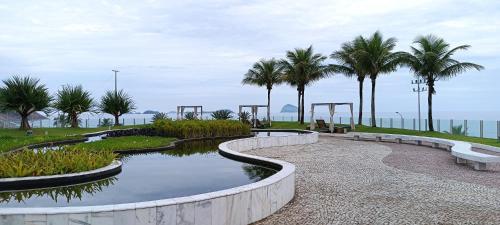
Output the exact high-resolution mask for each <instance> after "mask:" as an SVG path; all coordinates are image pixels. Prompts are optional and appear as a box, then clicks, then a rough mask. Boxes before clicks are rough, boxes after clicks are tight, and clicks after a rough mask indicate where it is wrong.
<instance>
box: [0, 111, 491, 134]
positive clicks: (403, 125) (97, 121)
mask: <svg viewBox="0 0 500 225" xmlns="http://www.w3.org/2000/svg"><path fill="white" fill-rule="evenodd" d="M259 118H261V119H262V120H264V119H265V115H262V116H261V115H259ZM105 119H109V120H111V123H112V124H113V123H114V119H113V118H107V117H102V118H88V119H81V120H80V127H84V128H94V127H100V126H103V121H104V120H105ZM203 119H206V120H208V119H212V118H211V117H210V116H205V115H204V116H203ZM271 119H272V120H273V121H297V116H283V115H279V116H276V115H275V116H271ZM305 119H306V122H309V118H308V117H305ZM316 119H328V116H318V117H317V118H316ZM348 121H349V117H335V118H334V122H335V123H340V124H343V123H345V124H346V123H348ZM354 121H355V122H357V121H358V120H357V118H354ZM375 121H376V125H377V127H381V128H399V129H407V130H419V124H418V120H417V119H401V118H376V120H375ZM120 122H121V124H122V125H126V126H133V125H144V124H150V123H151V122H152V121H151V117H149V118H146V117H140V116H139V117H126V118H121V119H120ZM362 122H363V125H366V126H371V120H370V119H369V118H365V119H363V121H362ZM30 124H31V126H32V127H33V128H53V127H58V126H57V124H55V123H54V120H53V119H45V120H34V121H30ZM17 127H19V122H15V121H3V120H0V128H17ZM434 129H435V131H438V132H443V133H451V134H461V135H465V136H472V137H481V138H495V139H497V138H499V137H500V121H491V120H453V119H435V120H434ZM420 130H422V131H428V130H429V127H428V123H427V119H423V120H422V121H421V124H420Z"/></svg>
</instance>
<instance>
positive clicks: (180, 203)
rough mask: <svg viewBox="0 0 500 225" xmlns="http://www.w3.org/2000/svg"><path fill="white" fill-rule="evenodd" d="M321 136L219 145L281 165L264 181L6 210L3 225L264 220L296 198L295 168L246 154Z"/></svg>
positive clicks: (213, 224) (1, 212)
mask: <svg viewBox="0 0 500 225" xmlns="http://www.w3.org/2000/svg"><path fill="white" fill-rule="evenodd" d="M317 141H318V133H316V132H308V133H304V134H300V135H290V136H270V137H252V138H245V139H238V140H232V141H228V142H224V143H222V144H220V145H219V150H220V151H223V152H225V153H227V154H231V155H235V156H240V157H244V158H247V159H255V160H262V161H267V162H271V163H276V164H279V165H281V166H282V169H281V170H280V171H279V172H277V173H276V174H274V175H272V176H270V177H268V178H266V179H263V180H261V181H258V182H255V183H252V184H248V185H243V186H240V187H235V188H231V189H226V190H221V191H216V192H210V193H205V194H199V195H192V196H187V197H180V198H170V199H163V200H156V201H147V202H137V203H128V204H116V205H103V206H79V207H54V208H50V207H44V208H0V225H25V224H36V225H77V224H78V225H82V224H83V225H132V224H133V225H143V224H144V225H182V224H196V225H198V224H210V225H239V224H249V223H253V222H256V221H258V220H261V219H263V218H265V217H267V216H269V215H271V214H273V213H274V212H276V211H277V210H279V209H280V208H281V207H283V206H284V205H286V204H287V203H288V202H289V201H290V200H292V199H293V197H294V195H295V166H294V165H293V164H290V163H287V162H284V161H280V160H275V159H268V158H264V157H258V156H253V155H247V154H244V153H242V151H247V150H252V149H259V148H268V147H278V146H290V145H301V144H311V143H316V142H317Z"/></svg>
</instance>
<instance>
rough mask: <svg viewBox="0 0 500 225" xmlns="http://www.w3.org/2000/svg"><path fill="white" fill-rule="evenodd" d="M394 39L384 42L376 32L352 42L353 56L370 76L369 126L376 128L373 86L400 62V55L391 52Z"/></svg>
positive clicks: (394, 45) (394, 44) (394, 42)
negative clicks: (379, 76) (382, 75)
mask: <svg viewBox="0 0 500 225" xmlns="http://www.w3.org/2000/svg"><path fill="white" fill-rule="evenodd" d="M396 42H397V40H396V38H389V39H386V40H384V39H383V37H382V34H381V33H380V32H379V31H377V32H375V33H374V34H373V35H372V36H371V37H369V38H364V37H363V36H359V37H357V38H356V39H355V40H354V48H355V49H356V51H355V54H356V58H357V59H358V61H359V63H360V65H361V68H362V70H363V71H366V73H367V74H368V75H369V76H370V79H371V81H372V96H371V124H372V126H373V127H376V126H377V123H376V120H375V84H376V80H377V78H378V75H380V74H384V73H390V72H394V71H395V70H396V68H397V67H398V66H399V65H400V62H401V60H400V59H401V57H400V55H401V53H400V52H395V53H393V52H392V50H393V49H394V47H396Z"/></svg>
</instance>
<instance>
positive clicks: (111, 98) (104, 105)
mask: <svg viewBox="0 0 500 225" xmlns="http://www.w3.org/2000/svg"><path fill="white" fill-rule="evenodd" d="M99 108H100V110H101V111H102V112H105V113H109V114H111V115H113V116H114V117H115V126H118V125H120V120H119V118H120V116H121V115H123V114H125V113H129V112H131V111H132V110H134V109H135V104H134V100H132V98H131V97H130V96H129V95H128V94H127V93H125V92H124V91H123V90H120V91H118V92H114V91H107V92H106V94H104V96H103V97H102V98H101V104H100V105H99Z"/></svg>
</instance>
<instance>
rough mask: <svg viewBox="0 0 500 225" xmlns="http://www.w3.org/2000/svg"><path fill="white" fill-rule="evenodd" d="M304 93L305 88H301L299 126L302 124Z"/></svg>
mask: <svg viewBox="0 0 500 225" xmlns="http://www.w3.org/2000/svg"><path fill="white" fill-rule="evenodd" d="M304 92H305V88H302V103H301V104H300V107H301V113H300V124H304V108H305V107H304V98H305V97H304Z"/></svg>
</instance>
